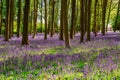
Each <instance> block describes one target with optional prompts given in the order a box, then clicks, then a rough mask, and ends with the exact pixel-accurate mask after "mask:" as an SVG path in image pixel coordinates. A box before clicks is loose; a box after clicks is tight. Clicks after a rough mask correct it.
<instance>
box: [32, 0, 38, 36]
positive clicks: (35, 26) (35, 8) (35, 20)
mask: <svg viewBox="0 0 120 80" xmlns="http://www.w3.org/2000/svg"><path fill="white" fill-rule="evenodd" d="M37 11H38V0H34V33H33V38H35V35H36V33H37Z"/></svg>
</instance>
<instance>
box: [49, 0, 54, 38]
mask: <svg viewBox="0 0 120 80" xmlns="http://www.w3.org/2000/svg"><path fill="white" fill-rule="evenodd" d="M54 11H55V1H54V0H52V23H51V33H50V36H51V37H53V34H54V13H55V12H54Z"/></svg>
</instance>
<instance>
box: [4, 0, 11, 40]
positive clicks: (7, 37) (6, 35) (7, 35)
mask: <svg viewBox="0 0 120 80" xmlns="http://www.w3.org/2000/svg"><path fill="white" fill-rule="evenodd" d="M10 3H11V1H10V0H6V11H7V15H6V24H5V39H4V41H9V26H10V24H9V21H10Z"/></svg>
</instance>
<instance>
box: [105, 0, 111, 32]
mask: <svg viewBox="0 0 120 80" xmlns="http://www.w3.org/2000/svg"><path fill="white" fill-rule="evenodd" d="M111 7H112V0H111V1H110V7H109V12H108V19H107V26H106V32H107V29H108V24H109V19H110V13H111Z"/></svg>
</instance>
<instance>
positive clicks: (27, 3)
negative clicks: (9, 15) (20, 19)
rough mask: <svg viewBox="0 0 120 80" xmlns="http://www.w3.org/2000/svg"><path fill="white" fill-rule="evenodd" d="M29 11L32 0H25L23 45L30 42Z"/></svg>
mask: <svg viewBox="0 0 120 80" xmlns="http://www.w3.org/2000/svg"><path fill="white" fill-rule="evenodd" d="M29 13H30V0H25V7H24V23H23V35H22V45H28V44H29V42H28V21H29Z"/></svg>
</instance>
